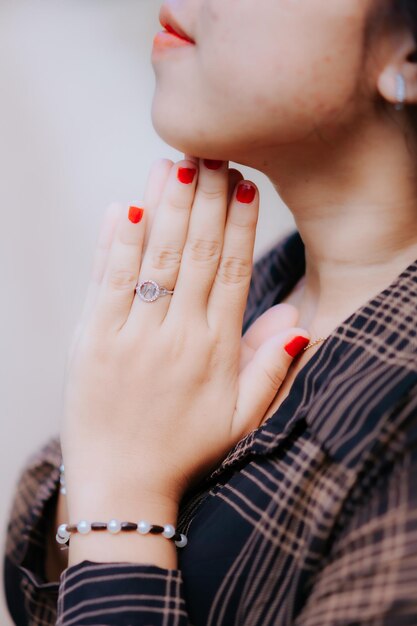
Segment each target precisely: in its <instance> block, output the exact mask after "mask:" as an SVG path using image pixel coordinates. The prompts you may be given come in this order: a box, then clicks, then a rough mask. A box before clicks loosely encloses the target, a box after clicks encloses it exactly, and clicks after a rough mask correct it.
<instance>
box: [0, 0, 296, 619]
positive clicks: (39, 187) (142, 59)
mask: <svg viewBox="0 0 417 626" xmlns="http://www.w3.org/2000/svg"><path fill="white" fill-rule="evenodd" d="M159 7H160V2H159V1H158V0H71V1H69V0H0V138H1V141H0V203H1V204H0V206H1V228H0V238H1V241H0V272H1V275H0V281H1V283H0V284H1V308H0V316H1V318H0V329H1V337H0V350H1V351H0V355H1V356H0V385H1V388H0V403H1V404H0V409H1V422H0V423H1V443H2V450H1V455H0V462H1V472H0V481H1V494H2V497H1V504H0V522H1V530H2V537H3V535H4V533H5V526H6V521H7V517H8V511H9V505H10V501H11V498H12V494H13V491H14V488H15V481H16V479H17V476H18V473H19V472H20V470H21V469H22V467H23V465H24V463H25V461H26V459H27V457H28V455H29V454H31V453H32V452H34V451H35V450H36V449H38V448H39V447H40V446H41V445H43V443H44V442H45V441H46V440H47V439H48V438H49V437H50V436H52V435H55V434H57V433H58V428H59V419H60V410H61V393H62V386H63V371H64V363H65V358H66V350H67V346H68V341H69V338H70V336H71V332H72V329H73V326H74V324H75V322H76V319H77V316H78V314H79V311H80V308H81V306H82V303H83V298H84V294H85V290H86V286H87V281H88V277H89V270H90V262H91V255H92V251H93V247H94V243H95V238H96V234H97V229H98V225H99V223H100V218H101V215H102V212H103V210H104V208H105V207H106V206H107V205H108V204H109V203H110V202H112V201H113V200H117V201H122V202H125V203H126V204H127V205H128V204H130V203H140V202H141V197H142V192H143V189H144V183H145V180H146V176H147V173H148V170H149V167H150V165H151V163H152V161H153V160H154V159H156V158H159V157H161V156H163V157H167V158H172V159H174V160H178V159H180V158H182V154H180V153H179V152H177V151H175V150H173V149H172V148H170V147H169V146H166V145H165V144H164V143H163V142H162V141H161V140H160V139H159V137H158V136H157V135H156V133H155V131H154V129H153V127H152V123H151V119H150V108H151V101H152V95H153V85H154V75H153V71H152V66H151V64H150V52H151V45H152V38H153V35H154V34H155V32H156V31H157V30H159V29H160V26H159V22H158V12H159ZM241 171H242V172H243V174H244V176H245V177H247V178H251V179H252V180H254V181H255V182H256V183H257V184H258V185H259V187H260V189H261V198H262V200H261V214H260V219H259V227H258V235H257V243H256V249H255V258H257V257H258V256H259V255H260V254H262V252H263V251H265V250H266V249H267V248H268V247H269V246H270V245H271V244H272V243H273V242H275V241H276V240H277V239H279V238H280V237H281V236H283V235H284V234H285V233H287V232H288V231H290V230H292V228H293V227H294V222H293V220H292V216H291V214H290V213H289V211H288V210H287V209H286V208H285V207H284V205H282V204H281V203H280V202H279V200H278V198H277V196H276V194H275V192H274V190H273V188H272V186H271V185H270V183H269V181H267V180H266V178H265V177H264V176H262V175H260V174H259V173H258V172H254V171H253V170H249V169H248V168H241ZM1 583H2V581H1ZM2 589H3V585H2ZM0 623H1V624H2V625H7V624H10V623H11V621H10V617H9V616H8V614H7V611H6V607H5V601H4V597H2V601H1V607H0Z"/></svg>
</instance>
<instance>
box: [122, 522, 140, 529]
mask: <svg viewBox="0 0 417 626" xmlns="http://www.w3.org/2000/svg"><path fill="white" fill-rule="evenodd" d="M121 526H122V528H121V530H128V531H130V530H137V529H138V525H137V524H135V523H134V522H122V524H121Z"/></svg>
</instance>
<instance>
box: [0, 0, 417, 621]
mask: <svg viewBox="0 0 417 626" xmlns="http://www.w3.org/2000/svg"><path fill="white" fill-rule="evenodd" d="M160 17H161V23H162V24H163V26H165V32H163V33H162V34H159V35H157V36H156V38H155V45H154V49H153V54H152V62H153V66H154V70H155V73H156V91H155V97H154V102H153V109H152V118H153V123H154V126H155V128H156V129H157V131H158V133H159V134H160V136H161V137H162V138H163V139H164V140H165V141H166V142H167V143H169V144H170V145H172V146H175V147H176V148H178V149H180V150H182V151H183V152H184V153H185V159H184V160H182V161H180V162H179V163H175V164H174V163H172V162H170V161H165V160H162V161H159V162H157V163H156V164H155V165H154V167H153V168H152V171H151V175H150V178H149V182H148V186H147V191H146V195H145V200H144V206H143V207H130V209H129V211H127V210H126V209H125V208H121V209H120V208H119V209H116V210H115V209H112V210H110V211H109V213H108V215H107V218H106V221H105V223H104V225H103V231H102V234H101V237H100V242H99V246H98V249H97V256H96V261H95V264H94V270H93V276H92V281H91V288H90V291H89V294H88V297H87V302H86V307H85V311H84V313H83V316H82V318H81V321H80V324H79V327H78V329H77V332H76V333H75V336H74V342H73V345H72V348H71V351H70V355H69V361H68V371H67V379H66V392H65V402H64V415H63V423H62V428H61V432H60V439H54V440H52V441H51V442H48V444H47V445H46V446H45V447H44V448H43V449H42V450H41V451H40V452H39V453H38V454H36V455H34V457H33V458H32V459H31V460H30V462H29V463H28V467H27V468H26V470H25V472H24V473H23V475H22V478H21V481H20V484H19V489H18V493H17V495H16V499H15V502H14V506H13V508H12V516H11V523H10V525H9V534H8V544H7V554H6V560H5V580H6V593H7V598H8V603H9V608H10V610H11V613H12V615H13V618H14V620H15V623H17V624H26V623H27V624H53V623H55V620H57V621H56V623H57V624H59V625H60V626H69V625H70V624H71V625H75V624H76V625H84V624H96V625H98V624H100V625H103V624H141V625H145V624H146V625H149V624H152V625H155V626H156V625H158V626H159V625H161V626H162V624H164V625H174V624H175V625H180V626H186V625H191V624H192V625H194V626H203V625H204V626H206V625H215V626H231V625H239V626H257V625H261V624H262V626H278V625H284V624H285V625H289V624H291V625H294V626H312V625H321V626H323V625H325V624H326V625H332V626H333V625H341V624H344V625H346V624H361V625H371V624H372V625H376V624H378V625H380V624H384V625H388V624H389V625H392V626H394V625H395V626H401V625H406V624H407V625H410V624H417V593H416V589H417V542H416V535H417V495H416V491H415V489H413V483H412V479H413V473H414V475H415V472H416V470H417V420H416V415H417V385H416V382H417V360H416V351H417V346H416V343H417V342H416V331H415V319H416V317H415V315H416V303H417V260H416V258H417V223H416V211H417V206H416V204H417V189H416V187H417V181H416V158H417V157H416V154H415V140H416V135H415V132H416V131H415V128H416V125H415V121H416V119H417V117H416V112H415V108H414V106H415V104H416V103H417V63H416V56H417V55H416V39H415V34H416V32H417V9H416V4H415V1H414V0H350V1H349V2H346V1H345V0H332V2H328V1H327V0H307V1H305V2H294V1H290V0H260V1H259V0H258V1H257V2H255V1H254V0H239V2H224V0H177V1H171V2H170V1H169V0H167V2H165V4H164V5H163V7H162V9H161V14H160ZM191 155H192V156H191ZM229 160H233V161H235V162H238V163H241V164H245V165H250V166H252V167H255V168H257V169H259V170H261V171H262V172H264V173H265V174H267V175H268V176H269V178H270V179H271V181H272V182H273V183H274V185H275V187H276V189H277V191H278V192H279V194H280V195H281V197H282V198H283V199H284V201H285V202H286V204H287V205H288V207H289V208H290V210H291V211H292V213H293V215H294V218H295V221H296V224H297V231H295V232H293V233H291V234H290V235H288V236H287V237H285V238H284V239H283V240H281V241H280V242H279V243H278V244H277V245H276V246H274V247H273V248H272V249H271V250H270V251H269V252H268V253H267V254H266V255H264V257H262V258H261V259H260V260H259V261H258V262H257V263H256V265H255V267H254V269H253V273H252V272H251V270H252V266H251V261H252V254H253V242H254V236H255V228H256V220H257V211H258V193H257V190H256V188H255V186H254V185H253V184H252V183H251V182H250V181H242V176H241V175H240V174H239V172H237V171H234V170H232V171H229V169H228V164H227V161H229ZM143 209H144V210H143ZM149 281H154V283H152V282H149ZM155 283H156V284H155ZM158 285H159V286H160V287H161V288H165V289H167V290H168V292H167V293H165V295H163V296H162V295H161V294H160V293H158ZM307 344H308V345H307ZM61 446H62V448H61ZM61 455H62V456H61ZM62 461H63V462H64V466H65V487H66V496H65V495H63V494H62V493H59V480H60V471H59V468H60V465H61V462H62ZM121 522H124V526H123V531H122V529H121ZM91 524H93V527H91ZM100 524H101V525H100ZM151 525H153V526H151ZM172 527H173V528H172ZM100 528H101V529H102V532H94V531H97V530H99V529H100ZM150 529H152V530H153V532H149V531H150ZM128 531H130V532H128ZM136 531H138V532H136ZM162 532H163V534H164V536H161V533H162ZM174 533H175V534H174ZM112 535H114V536H112ZM187 541H188V543H187ZM62 544H66V546H63V547H64V550H61V547H62ZM68 546H69V549H67V550H65V548H66V547H68Z"/></svg>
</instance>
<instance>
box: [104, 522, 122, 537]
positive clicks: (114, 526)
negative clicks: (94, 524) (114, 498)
mask: <svg viewBox="0 0 417 626" xmlns="http://www.w3.org/2000/svg"><path fill="white" fill-rule="evenodd" d="M121 528H122V524H121V522H119V520H118V519H111V520H110V522H109V523H108V524H107V530H108V531H109V532H111V533H113V534H115V533H119V532H120V530H121Z"/></svg>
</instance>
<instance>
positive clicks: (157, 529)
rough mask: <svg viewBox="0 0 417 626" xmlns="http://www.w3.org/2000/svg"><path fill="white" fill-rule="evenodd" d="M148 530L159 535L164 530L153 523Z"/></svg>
mask: <svg viewBox="0 0 417 626" xmlns="http://www.w3.org/2000/svg"><path fill="white" fill-rule="evenodd" d="M149 532H150V533H151V535H160V534H161V533H163V532H164V527H163V526H157V525H156V524H153V525H152V526H151V529H150V531H149Z"/></svg>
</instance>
